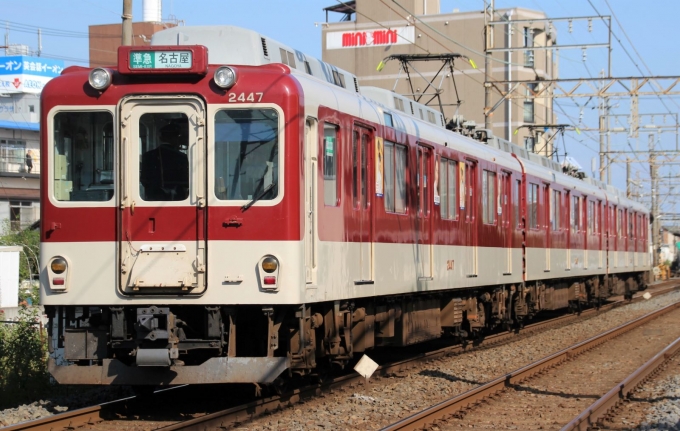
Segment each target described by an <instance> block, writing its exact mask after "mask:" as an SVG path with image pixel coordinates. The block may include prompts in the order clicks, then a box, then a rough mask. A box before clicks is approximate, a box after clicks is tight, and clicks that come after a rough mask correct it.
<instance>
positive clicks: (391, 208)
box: [383, 141, 395, 212]
mask: <svg viewBox="0 0 680 431" xmlns="http://www.w3.org/2000/svg"><path fill="white" fill-rule="evenodd" d="M384 148H385V150H384V151H385V154H384V157H385V172H384V175H385V190H384V191H383V193H384V198H385V211H387V212H395V199H394V198H395V196H394V193H395V185H394V142H389V141H385V145H384Z"/></svg>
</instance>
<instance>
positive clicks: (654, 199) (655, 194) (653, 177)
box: [649, 133, 660, 266]
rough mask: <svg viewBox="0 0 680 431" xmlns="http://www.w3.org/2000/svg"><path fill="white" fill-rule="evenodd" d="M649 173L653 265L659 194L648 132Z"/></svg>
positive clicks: (657, 232) (657, 246)
mask: <svg viewBox="0 0 680 431" xmlns="http://www.w3.org/2000/svg"><path fill="white" fill-rule="evenodd" d="M649 175H650V177H651V180H652V219H653V220H654V221H653V222H652V250H653V251H652V256H654V266H657V265H659V254H658V251H657V250H658V249H659V243H660V239H659V196H658V192H659V191H658V190H657V188H658V178H657V177H656V151H654V133H650V134H649Z"/></svg>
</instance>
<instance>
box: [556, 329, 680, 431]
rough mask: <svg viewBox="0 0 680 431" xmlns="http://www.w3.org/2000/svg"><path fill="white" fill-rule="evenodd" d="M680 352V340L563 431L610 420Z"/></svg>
mask: <svg viewBox="0 0 680 431" xmlns="http://www.w3.org/2000/svg"><path fill="white" fill-rule="evenodd" d="M678 352H680V338H678V339H676V340H675V341H674V342H672V343H671V344H669V345H668V346H666V347H665V348H664V349H663V350H662V351H660V352H659V353H657V354H656V355H654V357H653V358H652V359H650V360H649V361H647V362H646V363H645V364H644V365H643V366H641V367H640V368H638V369H637V370H635V371H634V372H633V373H632V374H631V375H630V376H628V377H626V378H625V379H624V380H623V381H622V382H621V383H619V384H618V385H616V386H614V387H613V388H612V389H611V390H610V391H609V392H607V393H606V394H605V395H603V396H602V398H600V399H599V400H597V401H595V402H594V403H593V404H592V405H591V406H590V407H588V408H587V409H585V410H584V411H583V412H581V414H579V415H578V416H576V417H575V418H574V419H572V420H571V422H569V423H568V424H567V425H565V426H564V427H563V428H562V430H561V431H571V430H579V431H588V430H589V429H592V427H594V426H598V425H599V424H600V423H601V422H602V421H603V420H605V419H607V418H609V417H610V416H611V414H612V412H613V411H614V409H616V407H617V406H618V404H619V403H620V402H622V401H623V400H624V399H625V398H626V397H627V396H628V395H629V394H630V393H632V392H634V391H635V390H636V389H637V388H638V387H639V386H640V385H641V384H643V383H645V382H647V381H648V380H649V379H650V378H652V377H654V375H655V374H656V372H657V370H659V368H660V367H661V366H662V365H663V364H665V363H666V362H667V361H668V360H670V359H671V358H672V357H673V356H675V355H676V354H678Z"/></svg>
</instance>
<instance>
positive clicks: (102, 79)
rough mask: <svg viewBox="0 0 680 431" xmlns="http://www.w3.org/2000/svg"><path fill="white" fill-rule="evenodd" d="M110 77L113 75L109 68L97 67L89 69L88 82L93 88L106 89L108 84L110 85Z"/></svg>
mask: <svg viewBox="0 0 680 431" xmlns="http://www.w3.org/2000/svg"><path fill="white" fill-rule="evenodd" d="M112 78H113V77H112V75H111V71H110V70H109V69H104V68H101V67H98V68H96V69H92V71H90V77H89V78H88V82H89V83H90V85H91V86H92V88H94V89H95V90H100V91H103V90H106V89H107V88H108V87H109V85H111V81H112Z"/></svg>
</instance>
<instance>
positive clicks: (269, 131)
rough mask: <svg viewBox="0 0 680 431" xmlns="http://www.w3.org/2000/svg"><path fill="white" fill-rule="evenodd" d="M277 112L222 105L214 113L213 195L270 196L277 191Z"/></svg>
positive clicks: (224, 197)
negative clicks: (224, 107)
mask: <svg viewBox="0 0 680 431" xmlns="http://www.w3.org/2000/svg"><path fill="white" fill-rule="evenodd" d="M278 127H279V114H278V113H277V111H275V110H274V109H266V108H265V109H225V110H221V111H218V112H217V113H216V114H215V195H216V196H217V199H220V200H237V201H242V200H252V199H258V200H273V199H275V198H276V197H277V196H278V194H279V187H278V183H279V134H278Z"/></svg>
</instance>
